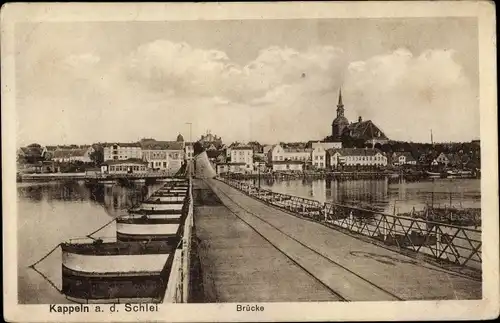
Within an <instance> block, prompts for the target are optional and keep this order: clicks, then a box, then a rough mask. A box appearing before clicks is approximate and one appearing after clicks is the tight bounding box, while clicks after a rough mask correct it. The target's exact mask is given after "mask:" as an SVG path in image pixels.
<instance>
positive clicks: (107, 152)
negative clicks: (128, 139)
mask: <svg viewBox="0 0 500 323" xmlns="http://www.w3.org/2000/svg"><path fill="white" fill-rule="evenodd" d="M130 158H137V159H142V149H141V145H140V144H139V143H114V144H104V161H107V160H127V159H130Z"/></svg>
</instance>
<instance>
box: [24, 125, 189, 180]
mask: <svg viewBox="0 0 500 323" xmlns="http://www.w3.org/2000/svg"><path fill="white" fill-rule="evenodd" d="M96 152H99V153H100V154H102V156H101V158H96V157H95V156H93V154H94V153H96ZM193 155H194V151H193V145H192V143H188V142H185V141H184V138H183V137H182V135H180V134H179V135H178V136H177V139H176V140H175V141H158V140H155V139H152V138H151V139H142V140H140V141H139V142H132V143H97V144H93V145H84V146H77V145H72V146H45V147H42V146H40V145H37V144H33V145H30V146H27V147H22V148H20V149H18V151H17V162H18V167H19V168H23V169H30V168H29V167H28V166H30V165H37V167H38V165H39V164H40V163H41V162H42V161H43V162H49V161H50V162H52V163H76V162H81V163H91V162H95V163H99V164H113V163H116V162H119V161H122V162H124V161H129V162H130V164H131V165H123V166H116V169H118V167H120V169H121V168H123V169H127V170H130V169H131V170H134V169H136V170H139V169H142V166H138V165H136V164H137V163H138V162H139V161H140V162H141V163H143V162H144V163H145V165H146V167H147V169H149V170H156V171H158V170H159V171H170V172H175V171H176V170H178V169H180V168H181V166H182V162H183V160H184V159H191V158H193ZM132 164H133V165H132ZM130 167H131V168H130ZM109 169H115V166H113V167H111V166H110V168H109ZM44 171H45V170H44ZM47 171H50V170H49V169H48V168H47Z"/></svg>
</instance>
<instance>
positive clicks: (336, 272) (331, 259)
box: [195, 180, 482, 302]
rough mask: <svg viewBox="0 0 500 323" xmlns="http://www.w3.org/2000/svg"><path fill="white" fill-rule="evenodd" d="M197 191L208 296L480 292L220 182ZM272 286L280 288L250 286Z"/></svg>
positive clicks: (465, 280) (199, 185) (428, 296)
mask: <svg viewBox="0 0 500 323" xmlns="http://www.w3.org/2000/svg"><path fill="white" fill-rule="evenodd" d="M197 191H198V192H197ZM196 192H197V193H196ZM214 193H215V195H214ZM200 194H201V195H200ZM203 194H205V195H211V197H210V198H206V197H203ZM195 196H198V197H195V223H196V224H195V225H196V226H197V234H198V238H199V239H200V243H201V245H202V248H201V252H200V258H201V259H200V261H201V265H202V271H203V276H204V282H205V281H206V283H207V284H208V285H209V288H208V289H206V290H208V291H210V290H212V291H214V292H213V293H212V296H211V297H212V299H214V301H220V302H226V301H229V302H236V301H245V300H248V301H292V300H293V299H294V300H299V299H300V300H309V301H314V300H319V299H321V298H323V299H324V300H335V299H337V300H349V301H363V300H366V301H382V300H433V299H436V300H437V299H439V300H441V299H480V298H481V286H482V283H481V281H480V280H478V279H473V278H471V277H468V276H465V275H461V274H457V273H456V272H451V271H447V270H445V269H443V268H441V267H438V266H434V265H431V264H429V263H426V262H424V261H419V260H417V259H414V258H410V257H407V256H405V255H402V254H399V253H397V252H394V251H391V250H388V249H385V248H383V247H380V246H377V245H374V244H370V243H367V242H364V241H362V240H359V239H356V238H355V237H352V236H350V235H347V234H345V233H342V232H340V231H337V230H334V229H331V228H328V227H325V226H323V225H321V224H319V223H315V222H311V221H307V220H304V219H301V218H298V217H295V216H293V215H291V214H289V213H286V212H284V211H281V210H279V209H277V208H275V207H272V206H269V205H266V204H264V203H262V202H260V201H258V200H256V199H253V198H251V197H249V196H247V195H245V194H243V193H242V192H240V191H238V190H236V189H234V188H232V187H230V186H228V185H227V184H225V183H222V182H220V181H217V180H206V181H205V182H204V183H203V182H201V181H200V180H196V181H195ZM200 196H202V197H200ZM213 201H216V202H213ZM210 203H211V204H212V205H210ZM257 236H260V237H261V239H258V238H257ZM257 241H258V242H257ZM257 245H258V247H257ZM286 259H288V260H287V261H286ZM299 278H300V279H299ZM304 280H306V281H309V282H310V283H305V282H304ZM313 282H314V284H313ZM301 284H306V286H308V287H309V288H308V289H307V288H306V289H304V288H303V287H300V286H299V285H301ZM210 286H212V287H210ZM252 286H254V287H252ZM258 286H260V287H258ZM271 286H278V287H280V286H281V287H280V288H281V289H280V288H278V289H276V290H274V291H273V293H274V295H270V296H268V297H264V296H263V295H265V294H266V292H265V291H262V293H260V294H259V293H258V292H257V293H256V290H259V288H264V289H265V290H267V292H271V291H272V288H273V287H271ZM205 288H206V287H205ZM327 291H328V292H329V293H330V295H335V296H330V297H327V295H328V293H327ZM209 293H210V292H209ZM320 295H324V296H325V297H322V296H320ZM209 298H210V297H209Z"/></svg>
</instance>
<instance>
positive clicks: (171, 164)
mask: <svg viewBox="0 0 500 323" xmlns="http://www.w3.org/2000/svg"><path fill="white" fill-rule="evenodd" d="M177 139H179V136H178V138H177ZM183 146H184V142H183V141H179V140H176V141H157V140H154V139H153V140H150V139H147V140H141V150H142V159H143V160H144V161H145V162H147V163H148V166H149V168H151V169H153V170H159V171H168V172H171V173H176V172H177V171H178V170H179V169H180V168H181V166H182V161H183V159H184V147H183Z"/></svg>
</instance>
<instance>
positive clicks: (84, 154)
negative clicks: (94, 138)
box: [51, 146, 95, 163]
mask: <svg viewBox="0 0 500 323" xmlns="http://www.w3.org/2000/svg"><path fill="white" fill-rule="evenodd" d="M94 151H95V149H94V148H93V147H92V146H89V147H86V148H73V149H61V148H57V149H56V150H55V151H53V152H52V153H51V154H52V160H53V161H55V162H58V163H65V162H67V163H71V162H76V161H80V162H83V163H90V162H92V159H91V158H90V156H91V155H92V153H93V152H94Z"/></svg>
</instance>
